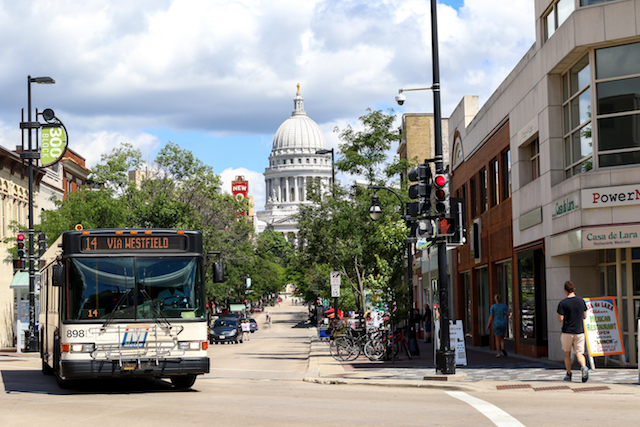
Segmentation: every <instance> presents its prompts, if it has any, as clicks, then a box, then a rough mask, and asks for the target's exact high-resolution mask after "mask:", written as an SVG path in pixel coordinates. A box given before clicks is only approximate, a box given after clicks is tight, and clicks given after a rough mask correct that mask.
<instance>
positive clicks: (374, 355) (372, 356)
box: [364, 340, 386, 361]
mask: <svg viewBox="0 0 640 427" xmlns="http://www.w3.org/2000/svg"><path fill="white" fill-rule="evenodd" d="M385 347H386V346H385V344H384V343H383V342H382V341H377V340H371V341H367V343H366V344H365V345H364V355H365V356H367V358H368V359H369V360H372V361H376V360H380V359H382V358H383V357H384V353H385V350H386V348H385Z"/></svg>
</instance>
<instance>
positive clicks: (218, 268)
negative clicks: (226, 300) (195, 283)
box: [213, 261, 224, 283]
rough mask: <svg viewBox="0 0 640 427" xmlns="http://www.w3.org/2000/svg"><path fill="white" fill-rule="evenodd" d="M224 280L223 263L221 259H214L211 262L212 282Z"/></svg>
mask: <svg viewBox="0 0 640 427" xmlns="http://www.w3.org/2000/svg"><path fill="white" fill-rule="evenodd" d="M223 282H224V264H223V263H222V261H216V262H214V263H213V283H223Z"/></svg>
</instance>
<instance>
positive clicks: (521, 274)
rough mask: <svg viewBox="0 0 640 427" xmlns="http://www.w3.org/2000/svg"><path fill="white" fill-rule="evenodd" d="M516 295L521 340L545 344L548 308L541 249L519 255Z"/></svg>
mask: <svg viewBox="0 0 640 427" xmlns="http://www.w3.org/2000/svg"><path fill="white" fill-rule="evenodd" d="M518 288H519V292H518V295H519V297H520V312H519V313H518V316H519V319H518V323H519V325H520V331H519V333H520V341H521V343H523V344H531V345H537V346H545V345H547V343H548V339H547V310H546V284H545V268H544V253H543V252H542V250H541V249H535V250H530V251H525V252H521V253H519V254H518Z"/></svg>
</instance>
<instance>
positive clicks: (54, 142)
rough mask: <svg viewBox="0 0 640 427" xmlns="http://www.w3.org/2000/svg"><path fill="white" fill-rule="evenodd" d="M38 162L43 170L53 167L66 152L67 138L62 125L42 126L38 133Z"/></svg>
mask: <svg viewBox="0 0 640 427" xmlns="http://www.w3.org/2000/svg"><path fill="white" fill-rule="evenodd" d="M40 141H41V143H40V162H41V166H42V167H43V168H46V167H47V166H51V165H54V164H55V163H57V162H58V161H60V159H61V158H62V156H63V155H64V153H65V152H66V151H67V145H68V138H67V130H66V129H65V128H64V125H62V124H60V125H53V126H47V125H44V126H42V131H41V133H40Z"/></svg>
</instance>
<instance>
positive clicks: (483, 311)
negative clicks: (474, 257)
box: [476, 267, 491, 347]
mask: <svg viewBox="0 0 640 427" xmlns="http://www.w3.org/2000/svg"><path fill="white" fill-rule="evenodd" d="M476 274H477V275H478V276H477V279H478V281H477V283H478V330H479V335H480V345H481V346H483V347H484V346H488V345H489V341H490V335H489V331H488V330H487V322H489V309H490V308H491V298H490V296H489V277H488V271H487V267H482V268H479V269H477V270H476Z"/></svg>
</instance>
